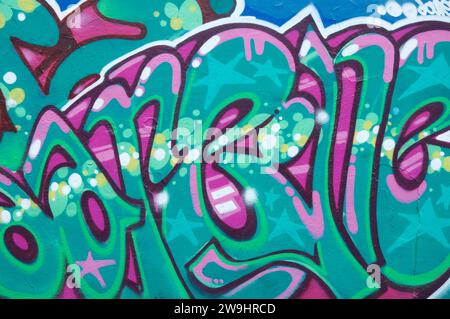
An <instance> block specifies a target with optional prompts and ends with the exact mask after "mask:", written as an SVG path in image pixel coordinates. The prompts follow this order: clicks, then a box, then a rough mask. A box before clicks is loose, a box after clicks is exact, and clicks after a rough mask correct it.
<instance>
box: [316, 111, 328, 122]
mask: <svg viewBox="0 0 450 319" xmlns="http://www.w3.org/2000/svg"><path fill="white" fill-rule="evenodd" d="M329 121H330V116H329V115H328V113H327V112H326V111H324V110H320V111H318V112H317V114H316V122H317V123H319V124H321V125H324V124H327V123H328V122H329Z"/></svg>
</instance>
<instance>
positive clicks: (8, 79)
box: [3, 72, 17, 84]
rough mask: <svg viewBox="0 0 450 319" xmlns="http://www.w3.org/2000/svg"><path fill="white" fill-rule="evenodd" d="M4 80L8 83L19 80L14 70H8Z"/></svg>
mask: <svg viewBox="0 0 450 319" xmlns="http://www.w3.org/2000/svg"><path fill="white" fill-rule="evenodd" d="M3 81H5V83H6V84H14V83H16V81H17V76H16V74H15V73H14V72H6V73H5V75H4V76H3Z"/></svg>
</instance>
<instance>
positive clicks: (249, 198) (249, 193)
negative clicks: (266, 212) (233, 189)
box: [244, 188, 258, 206]
mask: <svg viewBox="0 0 450 319" xmlns="http://www.w3.org/2000/svg"><path fill="white" fill-rule="evenodd" d="M244 201H245V204H247V205H249V206H250V205H253V204H255V203H256V202H257V201H258V193H257V192H256V190H255V189H254V188H247V189H246V190H245V191H244Z"/></svg>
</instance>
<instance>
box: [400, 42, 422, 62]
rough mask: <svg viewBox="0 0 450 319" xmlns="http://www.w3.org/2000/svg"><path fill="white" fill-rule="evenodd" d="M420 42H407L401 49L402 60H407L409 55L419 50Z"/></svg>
mask: <svg viewBox="0 0 450 319" xmlns="http://www.w3.org/2000/svg"><path fill="white" fill-rule="evenodd" d="M418 44H419V42H418V41H417V39H416V38H412V39H409V40H408V41H406V42H405V44H404V45H402V47H401V48H400V59H402V60H406V59H407V58H408V57H409V55H410V54H411V53H412V52H413V51H414V50H415V48H417V45H418Z"/></svg>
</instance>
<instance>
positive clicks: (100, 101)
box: [92, 98, 105, 110]
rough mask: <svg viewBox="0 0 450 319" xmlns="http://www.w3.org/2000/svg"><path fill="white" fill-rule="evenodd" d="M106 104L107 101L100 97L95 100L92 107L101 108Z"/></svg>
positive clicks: (94, 108)
mask: <svg viewBox="0 0 450 319" xmlns="http://www.w3.org/2000/svg"><path fill="white" fill-rule="evenodd" d="M104 104H105V101H103V99H100V98H98V99H97V100H95V102H94V105H93V106H92V109H93V110H100V109H101V108H102V107H103V105H104Z"/></svg>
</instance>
